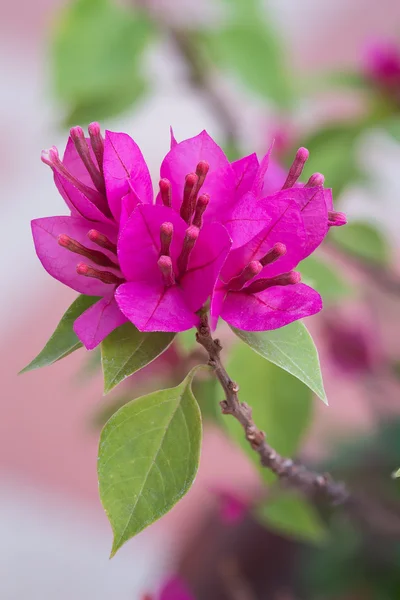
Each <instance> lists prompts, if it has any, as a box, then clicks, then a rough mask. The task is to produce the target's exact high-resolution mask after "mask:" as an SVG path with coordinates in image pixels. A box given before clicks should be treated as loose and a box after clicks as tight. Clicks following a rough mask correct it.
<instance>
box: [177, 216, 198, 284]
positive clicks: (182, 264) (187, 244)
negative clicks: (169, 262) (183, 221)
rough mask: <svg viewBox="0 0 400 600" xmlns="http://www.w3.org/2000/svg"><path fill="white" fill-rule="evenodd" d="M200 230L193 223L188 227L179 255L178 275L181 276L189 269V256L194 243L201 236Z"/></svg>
mask: <svg viewBox="0 0 400 600" xmlns="http://www.w3.org/2000/svg"><path fill="white" fill-rule="evenodd" d="M199 233H200V230H199V228H198V227H195V226H194V225H191V226H190V227H188V229H186V234H185V239H184V240H183V247H182V251H181V253H180V255H179V257H178V262H177V265H178V277H179V278H181V277H182V275H184V273H186V271H187V267H188V263H189V257H190V254H191V252H192V250H193V248H194V245H195V243H196V241H197V238H198V237H199Z"/></svg>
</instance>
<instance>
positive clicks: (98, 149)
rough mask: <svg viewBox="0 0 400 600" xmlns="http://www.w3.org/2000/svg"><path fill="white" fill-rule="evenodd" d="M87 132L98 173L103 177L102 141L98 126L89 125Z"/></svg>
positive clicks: (96, 124) (94, 124) (95, 124)
mask: <svg viewBox="0 0 400 600" xmlns="http://www.w3.org/2000/svg"><path fill="white" fill-rule="evenodd" d="M88 132H89V137H90V142H91V144H92V148H93V152H94V155H95V157H96V160H97V164H98V165H99V169H100V173H101V174H102V175H103V158H104V140H103V137H102V135H101V129H100V125H99V124H98V123H90V125H89V127H88Z"/></svg>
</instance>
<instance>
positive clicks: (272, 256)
mask: <svg viewBox="0 0 400 600" xmlns="http://www.w3.org/2000/svg"><path fill="white" fill-rule="evenodd" d="M284 254H286V246H285V244H281V243H280V242H278V243H277V244H274V245H273V246H272V248H271V250H269V251H268V252H267V254H266V255H265V256H263V258H261V259H260V263H261V264H262V266H263V267H265V266H266V265H271V264H272V263H274V262H275V261H276V260H278V258H280V257H281V256H284Z"/></svg>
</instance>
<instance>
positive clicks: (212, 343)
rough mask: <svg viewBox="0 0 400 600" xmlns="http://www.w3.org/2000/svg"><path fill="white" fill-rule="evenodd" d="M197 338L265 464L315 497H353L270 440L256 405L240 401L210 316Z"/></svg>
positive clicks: (336, 500) (231, 411) (337, 500)
mask: <svg viewBox="0 0 400 600" xmlns="http://www.w3.org/2000/svg"><path fill="white" fill-rule="evenodd" d="M196 339H197V341H198V343H199V344H201V345H202V346H203V348H204V349H205V350H206V352H207V353H208V356H209V361H208V364H209V365H210V366H211V367H212V368H213V369H214V372H215V374H216V376H217V378H218V380H219V382H220V384H221V386H222V388H223V390H224V392H225V400H223V401H222V402H221V403H220V405H221V409H222V412H223V413H224V414H225V415H232V417H234V418H235V419H236V420H237V421H239V423H240V424H241V425H242V427H243V429H244V432H245V436H246V439H247V441H248V442H249V444H250V445H251V447H252V448H253V450H254V451H255V452H258V454H259V456H260V460H261V464H262V465H263V466H264V467H265V468H267V469H270V470H271V471H272V472H273V473H275V475H277V477H278V478H279V479H280V480H281V481H284V482H285V483H287V484H288V485H290V486H291V487H294V488H296V489H300V490H301V491H302V492H303V493H305V494H306V495H307V496H310V497H312V498H323V499H325V500H327V501H329V502H330V503H331V504H334V505H337V504H344V503H346V502H347V501H348V500H349V497H350V495H349V492H348V491H347V489H346V487H345V486H344V484H343V483H338V482H336V481H333V479H332V478H331V477H330V476H329V475H326V474H324V475H322V474H320V473H316V472H314V471H310V470H308V469H307V468H306V467H304V466H303V465H298V464H295V463H294V462H293V461H292V460H291V459H289V458H285V457H283V456H281V455H280V454H278V452H276V451H275V450H274V449H273V448H272V447H271V446H270V445H269V444H268V443H267V441H266V436H265V433H264V432H263V431H260V429H258V427H257V425H256V424H255V423H254V421H253V418H252V409H251V407H250V406H249V405H248V404H246V403H245V402H240V400H239V396H238V392H239V386H238V385H237V383H235V382H234V381H232V379H231V378H230V377H229V375H228V373H227V372H226V370H225V367H224V366H223V364H222V362H221V358H220V354H221V350H222V346H221V344H220V342H219V340H217V339H215V340H214V339H213V337H212V335H211V331H210V327H209V325H208V319H207V316H205V315H204V316H202V318H201V324H200V326H199V327H198V330H197V335H196Z"/></svg>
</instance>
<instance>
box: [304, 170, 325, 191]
mask: <svg viewBox="0 0 400 600" xmlns="http://www.w3.org/2000/svg"><path fill="white" fill-rule="evenodd" d="M324 182H325V177H324V176H323V175H322V173H314V174H313V175H311V177H310V179H309V180H308V181H307V183H306V185H305V186H304V187H307V188H310V187H319V186H320V185H324Z"/></svg>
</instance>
